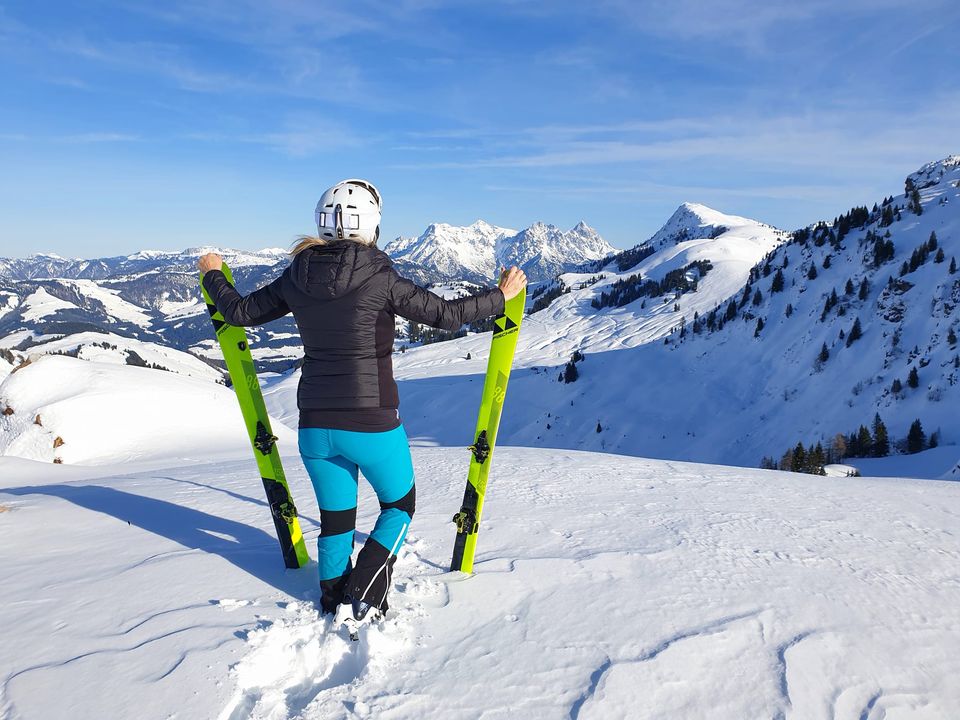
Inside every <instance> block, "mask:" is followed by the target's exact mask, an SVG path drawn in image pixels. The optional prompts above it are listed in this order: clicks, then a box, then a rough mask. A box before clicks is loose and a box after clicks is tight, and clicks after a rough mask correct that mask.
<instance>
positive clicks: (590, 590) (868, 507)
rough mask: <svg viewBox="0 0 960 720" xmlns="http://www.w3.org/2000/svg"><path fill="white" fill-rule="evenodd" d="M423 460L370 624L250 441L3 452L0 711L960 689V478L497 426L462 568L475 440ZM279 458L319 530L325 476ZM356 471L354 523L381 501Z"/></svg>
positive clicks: (791, 714) (262, 708)
mask: <svg viewBox="0 0 960 720" xmlns="http://www.w3.org/2000/svg"><path fill="white" fill-rule="evenodd" d="M53 359H54V358H50V359H48V360H53ZM87 365H91V364H89V363H88V364H87ZM23 372H26V370H25V371H23ZM18 374H19V373H18ZM205 410H206V407H205ZM208 432H209V430H208ZM281 447H285V448H286V451H287V452H288V453H289V452H291V450H292V448H293V447H294V446H293V445H292V443H289V442H287V443H283V444H282V445H281ZM414 463H415V467H416V471H417V484H418V513H417V516H416V518H415V521H414V524H413V526H412V528H411V532H410V536H409V543H408V544H407V546H406V547H405V548H404V549H403V551H402V553H401V556H400V559H399V561H398V563H397V567H396V573H395V588H396V589H395V592H394V594H393V596H392V608H393V612H392V616H391V617H388V619H387V621H386V622H384V623H383V625H382V626H380V627H379V628H371V629H368V630H366V631H365V634H364V636H363V637H362V638H361V641H360V642H359V643H357V644H352V643H350V642H349V641H348V640H346V639H345V638H344V636H343V635H342V634H339V633H337V632H334V631H333V630H331V629H330V627H329V624H328V621H324V620H321V619H319V618H318V617H317V614H316V610H315V603H316V601H317V597H318V590H317V588H316V582H317V580H316V565H315V564H313V563H311V564H310V565H309V566H308V567H307V568H304V569H302V570H296V571H290V570H287V571H285V570H284V569H283V567H282V563H281V559H280V555H279V552H278V549H277V545H276V540H275V538H274V536H273V530H272V523H271V521H270V518H269V513H268V512H267V510H266V508H265V507H264V502H263V495H262V488H261V487H260V479H259V476H258V474H257V472H256V469H255V465H254V464H253V460H252V458H250V457H249V449H247V451H246V452H245V453H242V452H239V449H238V452H237V455H236V456H235V457H231V458H224V459H222V460H220V461H218V462H207V461H205V460H204V458H203V457H202V456H201V455H197V456H196V457H195V458H194V460H193V461H191V462H183V461H182V460H180V459H173V458H171V461H170V462H168V463H167V465H166V466H160V465H157V466H156V467H153V468H151V469H144V468H143V467H142V466H140V465H137V464H130V463H124V464H123V465H112V466H111V465H104V466H100V467H96V468H94V467H76V466H51V465H50V464H46V463H45V464H41V463H36V462H31V461H27V460H23V459H20V458H9V457H4V458H0V505H2V506H3V507H4V508H5V509H6V512H3V513H0V543H3V547H5V548H12V547H23V548H24V550H25V552H6V553H4V554H3V556H2V560H0V572H2V575H3V577H4V579H5V582H4V583H3V584H2V585H0V603H2V604H3V607H4V608H5V642H4V643H3V645H2V646H0V668H2V671H0V714H2V715H3V717H5V718H10V719H11V720H13V719H14V718H16V719H17V720H19V719H21V718H22V719H23V720H32V719H33V718H50V717H71V718H78V719H83V718H101V717H141V718H169V717H198V718H199V717H208V718H222V719H223V720H228V719H239V718H288V717H290V718H293V717H296V718H303V719H310V718H392V719H394V720H403V719H404V718H423V717H434V716H439V715H443V716H444V717H456V718H480V717H484V718H493V717H503V718H507V717H518V716H529V717H536V718H581V719H583V718H622V717H638V718H640V717H670V718H679V719H683V718H747V717H750V718H752V717H782V718H785V719H791V718H796V719H798V720H799V719H801V718H802V719H808V718H813V719H815V718H838V719H844V720H856V719H858V718H878V717H881V716H883V717H886V718H942V719H944V720H946V719H948V718H952V717H953V714H954V711H955V708H956V707H957V706H958V704H960V685H958V684H957V682H956V677H957V673H958V672H960V656H958V655H957V653H956V643H957V639H958V633H960V577H958V574H957V567H958V560H960V517H958V515H957V514H956V513H955V512H953V510H951V508H953V507H956V505H957V503H958V502H960V485H958V484H956V483H946V482H937V481H911V480H904V479H899V480H884V479H868V478H844V479H838V478H818V477H813V476H800V475H793V474H789V473H779V472H774V471H761V470H744V469H737V468H728V467H717V466H707V465H696V464H689V463H676V462H662V461H650V460H641V459H636V458H629V457H623V456H612V455H604V454H599V453H583V452H574V451H569V450H563V451H557V450H540V449H533V448H511V447H502V448H499V449H498V450H497V453H496V463H495V465H494V472H493V476H492V481H491V484H490V490H489V495H488V501H487V506H486V512H485V518H484V526H483V530H482V533H481V536H480V542H479V550H478V556H477V564H476V573H475V575H474V576H473V577H471V578H470V579H468V580H464V581H460V582H457V581H455V578H451V577H449V576H447V575H446V574H445V572H444V571H445V568H446V567H447V564H448V562H449V557H450V552H451V546H452V539H453V535H452V533H453V527H452V524H451V523H450V522H449V520H450V516H451V515H452V513H453V511H454V510H455V509H456V508H457V507H459V503H460V496H461V494H462V483H461V480H460V479H459V478H461V477H462V476H463V474H464V473H465V470H466V463H467V453H466V451H465V450H463V449H462V448H461V449H456V448H417V449H415V451H414ZM285 467H286V469H287V474H288V477H289V479H290V482H291V487H292V492H293V494H294V497H295V498H296V499H297V501H298V504H299V507H300V513H301V522H302V524H303V527H304V530H305V532H306V535H307V537H308V540H309V542H308V547H309V548H310V550H311V553H314V552H315V548H314V543H313V541H314V540H315V538H316V536H317V533H318V527H317V511H316V506H315V504H314V500H313V498H312V492H311V490H310V486H309V483H308V480H307V478H306V475H305V472H304V469H303V467H302V465H301V464H300V463H299V461H298V459H297V457H296V456H295V455H287V456H286V457H285ZM362 485H363V489H362V491H361V497H360V514H359V524H358V526H359V528H360V529H361V533H360V539H361V540H362V539H363V538H364V535H363V532H366V531H368V530H369V528H370V527H371V525H372V523H373V520H374V517H375V513H376V511H377V510H378V506H377V503H376V499H375V497H373V496H372V494H371V493H370V491H369V489H368V488H367V487H366V484H365V483H363V484H362ZM40 518H42V532H38V531H37V530H38V521H39V519H40ZM26 550H28V551H26ZM121 589H122V591H121ZM38 638H43V639H44V641H43V642H37V639H38ZM50 688H56V689H57V691H56V692H49V689H50ZM494 689H495V691H494Z"/></svg>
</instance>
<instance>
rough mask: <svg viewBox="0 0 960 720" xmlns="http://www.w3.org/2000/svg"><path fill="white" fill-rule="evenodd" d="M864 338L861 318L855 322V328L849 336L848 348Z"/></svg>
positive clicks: (851, 329)
mask: <svg viewBox="0 0 960 720" xmlns="http://www.w3.org/2000/svg"><path fill="white" fill-rule="evenodd" d="M861 337H863V331H862V330H861V328H860V318H857V319H856V320H854V321H853V327H852V328H850V334H849V335H847V347H850V346H851V345H853V343H854V342H856V341H857V340H859V339H860V338H861Z"/></svg>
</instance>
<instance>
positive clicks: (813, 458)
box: [810, 443, 827, 475]
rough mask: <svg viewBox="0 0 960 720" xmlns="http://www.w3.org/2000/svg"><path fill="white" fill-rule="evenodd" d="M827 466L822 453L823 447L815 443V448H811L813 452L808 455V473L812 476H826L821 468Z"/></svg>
mask: <svg viewBox="0 0 960 720" xmlns="http://www.w3.org/2000/svg"><path fill="white" fill-rule="evenodd" d="M826 464H827V461H826V456H825V454H824V452H823V445H821V444H820V443H817V446H816V447H815V448H813V452H812V453H810V472H811V473H812V474H813V475H826V474H827V473H826V471H825V470H824V469H823V466H824V465H826Z"/></svg>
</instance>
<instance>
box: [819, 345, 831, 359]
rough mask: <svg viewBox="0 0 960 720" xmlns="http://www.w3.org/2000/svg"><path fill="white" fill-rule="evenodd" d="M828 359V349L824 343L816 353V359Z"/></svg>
mask: <svg viewBox="0 0 960 720" xmlns="http://www.w3.org/2000/svg"><path fill="white" fill-rule="evenodd" d="M829 359H830V351H829V350H828V349H827V344H826V343H824V344H823V347H822V348H820V354H819V355H817V360H819V361H820V362H821V363H825V362H826V361H827V360H829Z"/></svg>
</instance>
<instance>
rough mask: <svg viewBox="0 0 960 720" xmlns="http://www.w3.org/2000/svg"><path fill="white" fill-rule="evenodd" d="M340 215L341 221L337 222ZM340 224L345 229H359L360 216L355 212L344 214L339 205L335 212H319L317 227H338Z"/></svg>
mask: <svg viewBox="0 0 960 720" xmlns="http://www.w3.org/2000/svg"><path fill="white" fill-rule="evenodd" d="M338 217H339V219H340V222H339V223H338V222H337V218H338ZM338 226H339V227H340V228H342V229H344V230H359V229H360V216H359V215H357V214H355V213H347V214H346V215H344V214H343V210H342V208H341V207H340V206H339V205H337V206H336V207H335V208H334V209H333V212H327V211H324V212H320V213H317V227H325V228H336V227H338Z"/></svg>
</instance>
